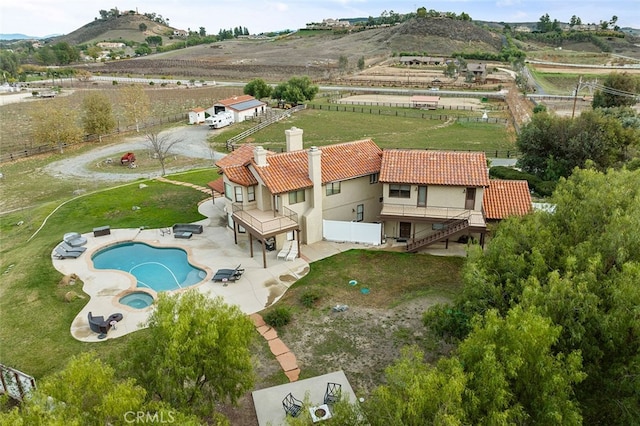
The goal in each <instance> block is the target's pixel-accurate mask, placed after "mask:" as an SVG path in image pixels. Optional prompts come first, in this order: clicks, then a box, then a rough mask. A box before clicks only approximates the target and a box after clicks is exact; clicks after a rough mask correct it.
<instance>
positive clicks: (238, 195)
mask: <svg viewBox="0 0 640 426" xmlns="http://www.w3.org/2000/svg"><path fill="white" fill-rule="evenodd" d="M234 189H235V190H236V201H237V202H238V203H241V202H242V187H241V186H236V187H234Z"/></svg>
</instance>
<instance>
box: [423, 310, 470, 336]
mask: <svg viewBox="0 0 640 426" xmlns="http://www.w3.org/2000/svg"><path fill="white" fill-rule="evenodd" d="M422 322H423V324H424V325H425V326H426V327H429V328H430V329H431V331H432V332H433V333H435V334H436V335H438V336H441V337H442V338H444V339H445V340H447V341H456V340H462V339H464V338H465V337H466V336H467V334H469V331H471V322H470V320H469V316H468V315H467V314H466V313H464V312H462V311H461V310H459V309H457V308H454V307H452V306H451V305H448V304H445V305H435V306H432V307H431V308H429V310H428V311H425V313H424V314H422Z"/></svg>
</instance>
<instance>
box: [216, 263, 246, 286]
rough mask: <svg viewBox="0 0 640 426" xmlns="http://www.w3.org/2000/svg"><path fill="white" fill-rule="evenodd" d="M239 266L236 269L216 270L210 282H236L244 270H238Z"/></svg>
mask: <svg viewBox="0 0 640 426" xmlns="http://www.w3.org/2000/svg"><path fill="white" fill-rule="evenodd" d="M240 266H241V265H238V267H237V268H236V269H218V270H217V271H216V273H215V274H214V275H213V278H212V279H211V281H216V282H220V281H222V282H227V281H236V280H238V279H239V278H240V277H241V276H242V273H243V272H244V269H241V268H240Z"/></svg>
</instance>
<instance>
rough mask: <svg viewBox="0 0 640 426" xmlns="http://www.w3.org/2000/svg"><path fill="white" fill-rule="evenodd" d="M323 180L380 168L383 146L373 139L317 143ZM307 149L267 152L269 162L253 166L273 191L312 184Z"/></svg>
mask: <svg viewBox="0 0 640 426" xmlns="http://www.w3.org/2000/svg"><path fill="white" fill-rule="evenodd" d="M318 149H319V150H320V152H321V154H322V156H321V160H320V163H321V168H322V183H323V184H324V183H327V182H335V181H340V180H346V179H352V178H356V177H359V176H366V175H369V174H372V173H378V172H379V171H380V162H381V154H382V150H381V149H380V148H379V147H378V146H377V145H376V144H375V143H374V142H373V141H372V140H371V139H366V140H361V141H354V142H346V143H340V144H335V145H327V146H321V147H318ZM308 155H309V154H308V152H307V151H306V150H300V151H294V152H284V153H281V154H271V155H269V154H268V155H267V163H268V165H267V166H264V167H257V166H255V163H252V164H253V165H254V167H253V169H254V170H255V171H256V172H257V173H258V174H259V175H260V178H261V179H262V181H263V182H264V183H265V185H266V186H267V188H269V191H271V193H272V194H281V193H284V192H290V191H295V190H298V189H303V188H309V187H311V186H312V185H313V183H312V182H311V179H310V178H309V157H308Z"/></svg>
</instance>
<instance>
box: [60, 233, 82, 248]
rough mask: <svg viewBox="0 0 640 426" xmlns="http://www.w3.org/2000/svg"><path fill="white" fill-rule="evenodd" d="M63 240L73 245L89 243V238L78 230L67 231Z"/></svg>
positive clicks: (78, 245)
mask: <svg viewBox="0 0 640 426" xmlns="http://www.w3.org/2000/svg"><path fill="white" fill-rule="evenodd" d="M62 241H64V242H65V243H67V244H69V245H70V246H71V247H80V246H83V245H85V244H87V238H86V237H83V236H82V235H80V234H78V233H77V232H67V233H66V234H64V237H62Z"/></svg>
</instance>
